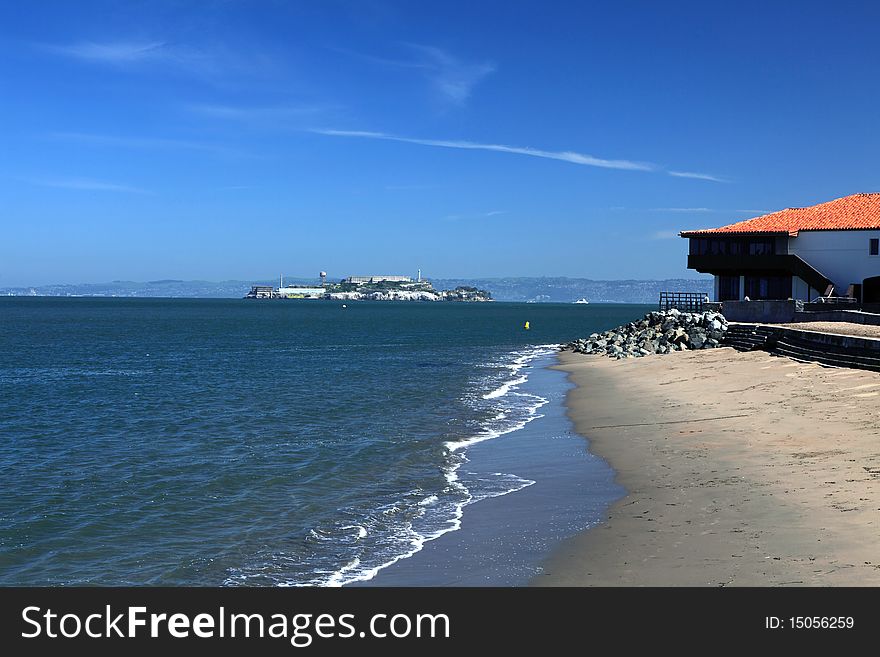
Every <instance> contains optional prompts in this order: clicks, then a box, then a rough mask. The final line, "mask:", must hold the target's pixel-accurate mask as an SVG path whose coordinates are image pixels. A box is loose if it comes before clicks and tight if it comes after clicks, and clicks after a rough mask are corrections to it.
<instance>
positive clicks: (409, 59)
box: [336, 43, 496, 106]
mask: <svg viewBox="0 0 880 657" xmlns="http://www.w3.org/2000/svg"><path fill="white" fill-rule="evenodd" d="M401 45H402V46H403V47H404V48H406V55H408V56H406V57H401V58H386V57H377V56H375V55H368V54H364V53H359V52H354V51H351V50H346V49H336V50H337V51H338V52H342V53H345V54H348V55H354V56H355V57H357V58H359V59H362V60H364V61H367V62H370V63H373V64H377V65H379V66H383V67H388V68H398V69H411V70H413V71H416V72H418V73H419V74H420V75H421V76H422V78H423V79H425V80H427V82H428V83H429V85H430V86H431V88H432V89H433V90H434V92H435V93H436V94H437V96H438V98H440V99H441V100H442V101H444V102H445V103H447V104H451V105H458V106H461V105H464V104H465V103H466V102H467V100H468V98H469V97H470V95H471V92H472V91H473V89H474V87H476V86H477V85H478V84H479V83H480V82H481V81H482V80H483V79H485V78H486V76H488V75H490V74H492V73H493V72H494V71H495V68H496V67H495V64H493V63H492V62H489V61H483V62H465V61H463V60H461V59H460V58H458V57H456V56H454V55H452V54H451V53H449V52H448V51H446V50H443V49H441V48H436V47H434V46H425V45H421V44H417V43H404V44H401Z"/></svg>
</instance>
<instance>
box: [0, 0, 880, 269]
mask: <svg viewBox="0 0 880 657" xmlns="http://www.w3.org/2000/svg"><path fill="white" fill-rule="evenodd" d="M720 5H721V3H706V2H699V3H676V2H672V3H658V2H645V3H636V2H626V3H607V2H606V3H587V2H560V3H553V2H546V1H545V2H525V1H524V2H490V1H481V2H472V1H471V2H457V1H453V0H446V1H444V2H431V3H429V2H418V3H416V2H383V1H379V0H359V1H352V2H341V1H333V0H324V1H320V2H318V1H315V2H281V1H278V2H269V1H266V2H258V1H257V0H251V1H247V0H241V1H227V2H219V1H218V2H208V1H205V2H183V1H177V2H162V1H161V0H151V1H149V2H135V1H129V2H122V3H120V2H87V1H81V2H75V3H74V2H39V3H36V2H35V3H26V2H2V3H0V126H2V127H0V286H8V285H37V284H44V283H56V282H102V281H109V280H114V279H125V280H151V279H160V278H184V279H191V278H200V279H207V280H221V279H231V278H235V279H264V278H268V277H274V276H276V275H277V274H278V273H280V272H284V273H285V274H287V275H289V276H315V275H316V274H317V272H318V271H319V270H321V269H325V270H327V271H329V272H330V273H331V275H334V276H335V275H339V276H342V275H348V274H363V273H398V272H400V273H414V272H415V269H416V268H417V267H421V268H422V270H423V271H424V272H425V273H426V274H427V275H429V276H430V275H432V276H437V277H446V276H474V277H477V276H510V275H520V276H540V275H554V276H579V277H589V278H665V277H678V276H689V275H694V273H693V272H689V271H688V270H686V269H685V251H686V248H685V243H684V240H681V239H680V238H676V237H675V233H676V232H677V231H678V230H681V229H686V228H698V227H702V226H712V225H721V224H724V223H730V222H732V221H738V220H741V219H745V218H748V217H750V216H754V215H756V214H760V213H762V212H764V211H770V210H775V209H780V208H783V207H788V206H800V205H809V204H813V203H818V202H821V201H825V200H830V199H832V198H836V197H839V196H844V195H846V194H850V193H854V192H862V191H878V190H880V172H878V166H877V153H878V152H880V148H878V146H880V130H878V129H877V125H878V118H880V75H878V74H877V73H878V72H877V66H878V61H880V58H878V55H880V40H878V39H877V38H876V25H877V20H878V18H880V16H878V13H880V11H878V9H877V8H875V7H876V5H873V3H851V4H850V3H845V2H836V3H821V4H818V3H817V4H811V3H807V2H796V3H795V2H792V3H766V2H763V3H755V4H749V3H744V2H738V3H726V4H725V6H720Z"/></svg>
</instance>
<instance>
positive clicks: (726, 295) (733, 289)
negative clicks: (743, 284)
mask: <svg viewBox="0 0 880 657" xmlns="http://www.w3.org/2000/svg"><path fill="white" fill-rule="evenodd" d="M716 300H717V301H739V276H719V277H718V299H716Z"/></svg>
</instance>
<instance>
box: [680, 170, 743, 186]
mask: <svg viewBox="0 0 880 657" xmlns="http://www.w3.org/2000/svg"><path fill="white" fill-rule="evenodd" d="M667 173H668V174H669V175H670V176H675V177H676V178H693V179H695V180H708V181H710V182H719V183H723V182H729V181H728V180H726V179H725V178H721V177H719V176H712V175H710V174H708V173H696V172H693V171H667Z"/></svg>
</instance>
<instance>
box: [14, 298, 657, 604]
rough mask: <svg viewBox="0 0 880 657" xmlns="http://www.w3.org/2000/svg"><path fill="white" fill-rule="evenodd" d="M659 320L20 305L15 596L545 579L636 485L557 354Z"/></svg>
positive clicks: (385, 307) (579, 308)
mask: <svg viewBox="0 0 880 657" xmlns="http://www.w3.org/2000/svg"><path fill="white" fill-rule="evenodd" d="M645 311H646V307H645V306H628V305H612V304H608V305H599V304H590V305H574V304H568V305H562V304H514V303H474V304H456V303H448V302H447V303H408V302H397V303H394V302H392V303H381V302H347V307H343V305H342V304H341V303H335V302H328V301H254V300H177V299H93V298H75V299H54V298H4V299H0V482H2V483H0V486H2V495H0V585H77V584H80V585H81V584H88V585H230V586H237V585H248V586H271V585H329V586H332V585H344V584H351V583H361V584H363V583H378V584H393V585H397V584H439V585H448V584H504V585H516V584H523V583H526V582H527V581H528V580H529V579H530V578H531V577H533V576H534V575H535V574H536V573H539V572H540V562H541V559H542V558H543V556H546V554H547V552H548V551H549V550H551V549H552V548H553V547H554V546H555V545H556V544H558V542H559V541H560V540H562V539H563V538H565V537H566V536H571V535H572V534H574V533H576V532H579V531H581V530H583V529H585V528H587V527H589V526H590V525H591V524H594V523H596V522H598V521H599V520H600V519H601V518H602V517H603V515H604V513H605V510H606V509H607V506H608V504H610V503H611V501H613V500H614V499H615V498H616V497H618V496H619V495H620V492H621V491H620V489H619V488H618V487H617V486H616V485H615V484H614V481H613V472H612V471H611V470H610V468H609V467H608V466H607V464H605V463H604V462H603V461H601V460H599V459H597V458H595V457H593V456H591V455H590V454H589V453H588V452H587V449H586V447H587V443H586V442H585V441H584V440H583V438H581V437H579V436H576V435H575V434H573V433H572V429H571V426H570V423H569V422H568V419H567V418H566V416H565V413H564V407H563V405H562V402H563V399H564V396H565V392H566V391H567V390H568V388H569V386H570V384H568V382H567V381H566V377H565V375H564V374H562V373H561V372H558V371H556V370H552V369H549V366H550V365H552V364H553V363H554V362H555V356H554V354H555V346H556V345H557V344H558V343H560V342H564V341H567V340H570V339H573V338H576V337H581V336H585V335H587V334H589V333H591V332H593V331H598V330H604V329H607V328H610V327H613V326H616V325H619V324H621V323H624V322H628V321H631V320H633V319H635V318H637V317H639V316H640V315H642V314H644V312H645ZM525 321H529V322H530V326H531V328H530V330H528V331H526V330H524V329H523V324H524V322H525Z"/></svg>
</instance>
